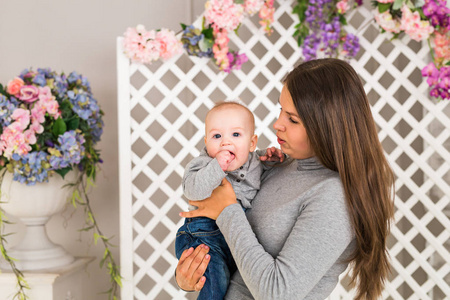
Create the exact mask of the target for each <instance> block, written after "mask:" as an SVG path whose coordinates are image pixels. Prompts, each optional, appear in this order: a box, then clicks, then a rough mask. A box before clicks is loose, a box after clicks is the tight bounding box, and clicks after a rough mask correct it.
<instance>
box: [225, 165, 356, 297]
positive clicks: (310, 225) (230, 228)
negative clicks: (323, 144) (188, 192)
mask: <svg viewBox="0 0 450 300" xmlns="http://www.w3.org/2000/svg"><path fill="white" fill-rule="evenodd" d="M217 225H218V226H219V228H220V230H221V231H222V233H223V235H224V236H225V239H226V241H227V243H228V246H229V247H230V249H231V252H232V254H233V257H234V259H235V261H236V264H237V266H238V271H237V272H236V273H235V274H234V275H233V277H232V280H231V283H230V286H229V288H228V292H227V295H226V297H225V299H227V300H243V299H258V300H265V299H267V300H275V299H280V300H286V299H289V300H292V299H296V300H297V299H314V300H317V299H319V300H322V299H325V298H326V297H328V296H329V294H330V293H331V292H332V291H333V289H334V287H335V286H336V284H337V283H338V276H339V274H341V273H342V272H343V271H344V270H345V269H346V268H347V263H346V262H345V261H346V259H348V258H349V257H350V254H351V252H352V250H353V249H354V242H352V241H353V240H354V233H353V230H352V227H351V223H350V218H349V214H348V211H347V208H346V204H345V197H344V191H343V187H342V184H341V181H340V179H339V176H338V174H337V173H336V172H333V171H331V170H329V169H327V168H325V167H323V166H322V165H321V164H320V163H319V162H318V161H317V160H316V158H308V159H304V160H288V161H286V162H285V163H283V164H281V165H279V166H276V167H274V168H272V169H271V170H269V171H267V172H265V173H264V174H263V177H262V181H261V189H260V191H259V192H258V194H257V195H256V197H255V198H254V200H253V201H252V208H251V209H249V210H247V213H246V214H245V213H244V211H243V210H242V209H241V207H240V205H238V204H233V205H230V206H228V207H227V208H225V209H224V210H223V212H222V213H221V214H220V215H219V217H218V219H217Z"/></svg>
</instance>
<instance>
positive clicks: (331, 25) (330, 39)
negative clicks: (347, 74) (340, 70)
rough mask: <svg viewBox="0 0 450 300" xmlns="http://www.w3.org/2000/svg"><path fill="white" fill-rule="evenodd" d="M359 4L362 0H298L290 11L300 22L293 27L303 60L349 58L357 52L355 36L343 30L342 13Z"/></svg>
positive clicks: (357, 43) (344, 23) (343, 14)
mask: <svg viewBox="0 0 450 300" xmlns="http://www.w3.org/2000/svg"><path fill="white" fill-rule="evenodd" d="M360 5H362V0H356V1H355V2H353V1H352V0H341V1H336V0H298V1H297V4H296V5H295V6H294V8H293V11H292V13H293V14H296V15H298V17H299V20H300V22H299V23H298V24H297V25H296V26H295V28H296V31H295V32H294V37H296V38H297V42H298V45H299V46H302V45H303V47H302V48H303V57H304V60H305V61H308V60H312V59H316V58H318V57H343V58H344V59H350V58H353V57H355V56H356V54H357V53H358V51H359V39H358V37H356V36H355V35H354V34H351V33H347V32H346V31H345V29H344V28H343V26H344V25H347V20H346V18H345V14H346V12H348V11H349V10H350V9H352V8H356V7H358V6H360Z"/></svg>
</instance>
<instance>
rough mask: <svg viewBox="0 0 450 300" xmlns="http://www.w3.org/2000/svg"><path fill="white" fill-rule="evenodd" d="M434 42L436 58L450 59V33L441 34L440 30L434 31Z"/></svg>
mask: <svg viewBox="0 0 450 300" xmlns="http://www.w3.org/2000/svg"><path fill="white" fill-rule="evenodd" d="M433 41H434V44H435V48H434V51H435V54H436V58H438V59H439V58H440V59H443V60H444V61H446V60H450V37H449V36H448V34H445V33H444V34H440V33H439V32H437V31H435V32H434V39H433Z"/></svg>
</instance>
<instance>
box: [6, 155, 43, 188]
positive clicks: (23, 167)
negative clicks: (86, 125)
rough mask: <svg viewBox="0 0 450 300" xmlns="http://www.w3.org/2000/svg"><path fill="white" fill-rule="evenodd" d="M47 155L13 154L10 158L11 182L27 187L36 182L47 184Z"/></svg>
mask: <svg viewBox="0 0 450 300" xmlns="http://www.w3.org/2000/svg"><path fill="white" fill-rule="evenodd" d="M47 157H48V155H47V153H46V152H44V151H35V152H30V153H27V154H25V155H23V156H19V155H18V154H17V153H14V154H13V155H12V157H11V161H10V163H11V166H12V169H13V174H14V175H13V180H15V181H18V182H20V183H26V184H27V185H35V184H36V182H44V181H45V182H47V181H48V171H49V167H50V165H49V163H48V160H47Z"/></svg>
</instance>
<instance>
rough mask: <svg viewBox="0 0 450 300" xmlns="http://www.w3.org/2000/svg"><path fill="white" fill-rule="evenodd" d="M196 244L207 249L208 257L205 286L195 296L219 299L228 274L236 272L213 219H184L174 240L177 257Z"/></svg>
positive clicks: (221, 297)
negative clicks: (209, 256)
mask: <svg viewBox="0 0 450 300" xmlns="http://www.w3.org/2000/svg"><path fill="white" fill-rule="evenodd" d="M200 244H205V245H207V246H208V247H209V248H210V250H209V254H210V255H211V260H210V262H209V264H208V267H207V269H206V272H205V277H206V282H205V285H204V286H203V288H202V290H201V291H200V293H199V296H198V298H197V299H198V300H222V299H223V297H224V296H225V294H226V292H227V289H228V284H229V283H230V275H231V274H233V273H234V272H235V271H236V264H235V262H234V260H233V256H232V255H231V252H230V249H229V248H228V245H227V243H226V242H225V238H224V237H223V235H222V233H221V232H220V230H219V228H218V227H217V225H216V222H215V221H214V220H212V219H209V218H205V217H197V218H186V220H185V222H184V225H183V226H181V227H180V229H178V232H177V238H176V240H175V253H176V255H177V258H178V259H180V256H181V254H182V253H183V251H184V250H186V249H189V248H190V247H194V248H196V247H197V246H198V245H200Z"/></svg>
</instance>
